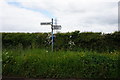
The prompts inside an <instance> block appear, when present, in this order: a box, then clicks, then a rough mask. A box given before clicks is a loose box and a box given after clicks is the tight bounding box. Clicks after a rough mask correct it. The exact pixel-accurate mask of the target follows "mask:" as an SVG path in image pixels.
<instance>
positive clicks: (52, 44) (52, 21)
mask: <svg viewBox="0 0 120 80" xmlns="http://www.w3.org/2000/svg"><path fill="white" fill-rule="evenodd" d="M51 29H52V31H51V35H52V52H53V48H54V47H53V46H54V42H53V18H52V25H51Z"/></svg>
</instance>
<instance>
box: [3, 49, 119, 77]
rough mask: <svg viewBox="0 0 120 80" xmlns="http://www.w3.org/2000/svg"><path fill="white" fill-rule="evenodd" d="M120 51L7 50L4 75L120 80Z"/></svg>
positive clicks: (4, 59) (4, 54)
mask: <svg viewBox="0 0 120 80" xmlns="http://www.w3.org/2000/svg"><path fill="white" fill-rule="evenodd" d="M118 54H119V53H118V52H114V53H112V54H108V53H104V54H99V53H96V52H90V51H86V52H73V51H57V52H54V53H52V52H49V51H46V50H41V49H28V50H24V51H23V50H8V51H3V76H11V77H15V76H16V77H32V78H48V79H49V78H67V79H68V78H118V77H119V75H118V73H119V69H118V58H117V57H118Z"/></svg>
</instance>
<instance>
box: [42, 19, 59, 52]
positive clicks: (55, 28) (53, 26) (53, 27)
mask: <svg viewBox="0 0 120 80" xmlns="http://www.w3.org/2000/svg"><path fill="white" fill-rule="evenodd" d="M51 20H52V22H41V23H40V24H41V25H51V37H52V44H51V45H52V52H53V51H54V50H53V49H54V41H53V39H54V33H53V30H59V29H61V25H57V20H55V25H54V24H53V18H52V19H51Z"/></svg>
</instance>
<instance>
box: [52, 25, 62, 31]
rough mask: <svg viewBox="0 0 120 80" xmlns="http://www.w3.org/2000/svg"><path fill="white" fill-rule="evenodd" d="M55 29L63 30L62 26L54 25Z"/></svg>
mask: <svg viewBox="0 0 120 80" xmlns="http://www.w3.org/2000/svg"><path fill="white" fill-rule="evenodd" d="M53 29H54V30H58V29H61V25H53Z"/></svg>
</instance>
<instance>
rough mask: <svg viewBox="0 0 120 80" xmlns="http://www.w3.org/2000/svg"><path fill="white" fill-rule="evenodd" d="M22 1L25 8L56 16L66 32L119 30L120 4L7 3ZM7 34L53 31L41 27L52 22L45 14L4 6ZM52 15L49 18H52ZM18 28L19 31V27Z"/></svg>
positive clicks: (106, 0)
mask: <svg viewBox="0 0 120 80" xmlns="http://www.w3.org/2000/svg"><path fill="white" fill-rule="evenodd" d="M7 1H9V2H12V1H18V2H20V3H21V5H22V6H24V7H26V8H31V9H37V10H41V9H42V10H46V11H48V12H50V13H51V14H53V15H54V16H55V17H56V18H57V19H58V23H59V24H61V25H62V30H61V31H62V32H68V31H74V30H80V31H98V32H100V31H102V32H113V31H116V30H117V18H118V12H117V10H118V6H117V5H118V3H117V2H118V0H91V1H89V2H88V0H52V1H51V0H7ZM0 7H2V9H4V10H3V11H2V22H3V24H2V26H3V31H33V32H34V31H39V32H47V31H50V27H47V26H46V27H42V26H40V25H39V23H40V22H41V21H50V18H48V17H47V16H46V15H45V14H43V13H42V12H35V11H32V10H28V9H25V8H20V7H17V6H12V5H8V4H7V3H6V2H5V0H4V1H3V3H2V6H0ZM51 14H48V15H51ZM16 26H17V27H16Z"/></svg>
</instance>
